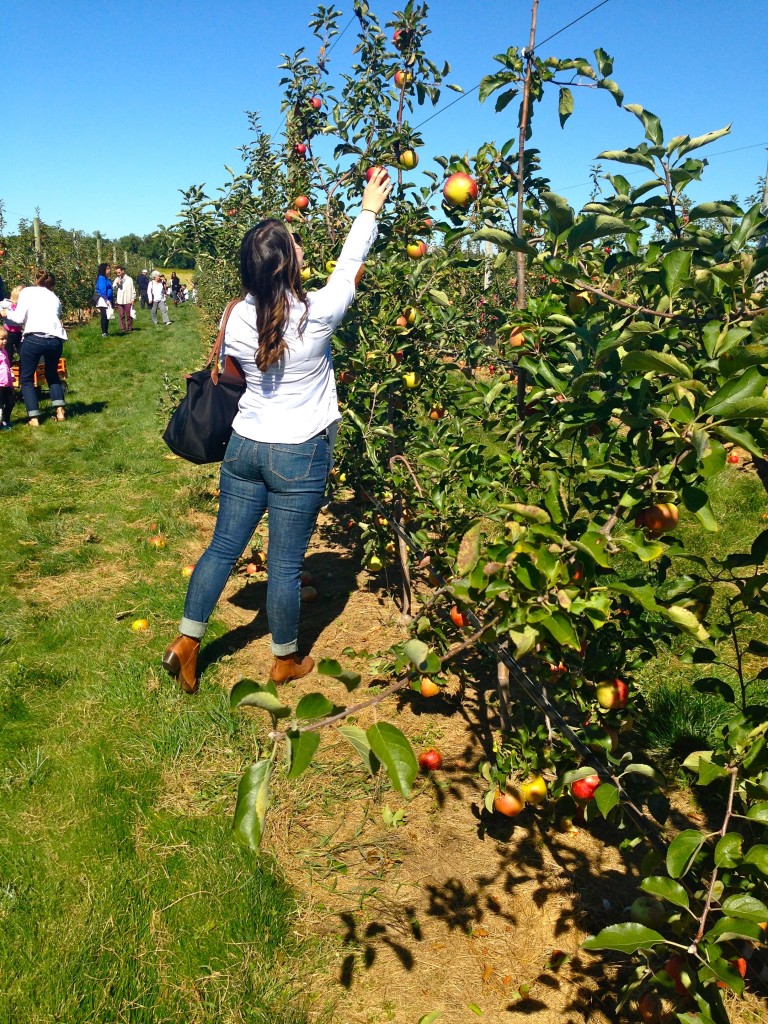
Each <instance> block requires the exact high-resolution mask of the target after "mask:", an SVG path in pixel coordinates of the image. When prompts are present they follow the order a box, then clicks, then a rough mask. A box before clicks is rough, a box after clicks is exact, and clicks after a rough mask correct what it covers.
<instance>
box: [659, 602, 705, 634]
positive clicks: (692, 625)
mask: <svg viewBox="0 0 768 1024" xmlns="http://www.w3.org/2000/svg"><path fill="white" fill-rule="evenodd" d="M658 612H659V614H660V615H661V616H662V617H663V618H665V619H667V621H669V622H671V623H672V624H673V625H675V626H677V628H678V629H681V630H682V631H683V632H684V633H689V634H690V635H691V636H695V637H696V639H697V640H700V641H702V642H703V641H704V640H706V639H707V638H708V637H709V633H708V632H707V631H706V629H705V628H704V626H702V624H701V623H700V622H699V620H698V619H697V618H696V616H695V615H694V614H693V612H692V611H689V609H688V608H683V606H682V605H679V604H672V605H670V606H669V608H664V607H662V606H661V605H659V607H658Z"/></svg>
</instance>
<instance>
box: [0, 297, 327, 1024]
mask: <svg viewBox="0 0 768 1024" xmlns="http://www.w3.org/2000/svg"><path fill="white" fill-rule="evenodd" d="M171 315H172V317H173V318H174V320H175V322H174V323H173V325H172V326H171V327H163V326H158V327H153V326H152V324H151V322H150V320H149V315H148V313H147V312H146V311H142V312H140V313H139V317H138V320H137V327H138V328H139V329H138V330H137V331H136V332H135V333H134V334H133V335H132V337H131V338H130V339H126V338H121V337H120V336H119V335H117V334H114V335H110V337H109V339H107V340H105V339H102V338H101V337H100V332H99V330H98V326H97V322H96V321H94V323H93V324H92V325H89V326H87V327H84V328H81V329H78V330H77V331H76V332H72V335H71V338H70V341H69V342H68V343H67V345H66V348H65V355H66V357H67V360H68V364H69V393H68V396H67V403H68V405H67V410H68V420H67V422H66V423H65V424H63V425H57V424H55V423H54V422H52V421H51V420H50V418H49V416H48V413H47V408H46V403H44V405H43V416H44V420H43V423H42V425H41V427H40V429H39V430H37V431H33V430H31V429H29V428H27V427H26V426H25V425H24V422H23V408H21V407H17V409H16V412H15V418H14V429H13V430H12V431H11V432H9V433H7V434H4V435H2V442H3V447H2V453H1V457H2V462H3V472H2V479H1V480H0V495H1V496H2V511H3V524H4V530H3V545H2V554H0V567H1V568H0V608H1V611H2V619H1V622H2V626H1V627H0V1021H2V1022H3V1024H11V1022H13V1024H42V1022H50V1021H62V1022H67V1024H76V1022H80V1021H83V1022H84V1021H88V1022H94V1024H95V1022H104V1024H114V1022H117V1021H131V1022H137V1024H138V1022H150V1021H151V1022H153V1024H154V1022H160V1021H169V1022H170V1021H174V1022H177V1021H182V1020H183V1021H195V1022H208V1021H211V1022H213V1021H216V1022H225V1021H227V1022H229V1021H231V1022H265V1024H266V1022H267V1021H269V1022H276V1021H280V1022H287V1024H288V1022H295V1024H299V1022H303V1021H306V1020H308V1019H309V1016H308V1012H307V1009H306V1003H305V997H304V996H303V995H302V991H301V977H302V974H303V972H304V971H305V970H307V969H308V966H309V965H310V964H312V965H314V964H316V962H317V957H316V954H317V950H312V949H308V948H307V947H306V945H304V946H302V945H301V944H299V942H298V940H297V939H296V938H295V935H294V931H295V930H294V927H293V924H292V919H293V915H294V913H295V906H294V898H293V896H292V893H291V891H290V890H289V889H288V887H287V886H286V885H285V884H284V882H283V880H282V879H281V876H280V872H279V870H278V869H277V868H276V866H275V865H274V864H273V863H272V862H270V860H269V859H268V858H260V859H258V860H255V859H254V858H253V857H252V856H250V855H246V854H245V853H244V852H242V851H241V850H240V849H239V848H238V847H237V846H236V845H235V844H234V842H233V841H232V839H231V835H230V834H229V829H230V823H231V807H232V801H233V797H234V791H235V783H236V779H237V777H238V775H239V771H240V769H241V768H242V766H243V765H244V764H245V763H246V762H247V760H248V759H249V758H250V757H252V755H253V743H254V740H253V737H252V735H251V733H250V727H249V725H248V724H247V722H246V723H244V722H243V721H242V720H240V721H236V720H234V719H233V717H232V716H231V715H230V713H229V711H228V709H227V703H226V695H225V694H224V693H223V692H222V691H221V690H220V689H219V688H218V687H215V686H214V687H207V688H206V691H205V692H204V693H201V694H200V696H199V697H198V698H197V699H196V700H194V701H190V700H189V699H188V698H186V699H185V698H184V697H183V696H181V695H180V694H179V693H177V692H176V691H175V689H174V687H173V686H172V685H170V684H169V682H168V680H167V677H165V676H164V674H163V673H162V672H161V671H158V663H159V657H160V654H161V653H162V650H163V647H164V646H165V644H166V643H167V642H168V638H169V637H171V638H172V636H173V635H174V633H175V624H176V621H177V619H178V617H179V614H180V611H181V608H182V602H183V595H184V591H185V584H186V580H185V579H184V578H183V577H182V575H181V572H180V569H181V565H180V564H178V562H179V555H178V552H179V550H182V549H183V546H184V544H185V543H191V541H192V540H193V534H194V528H193V526H191V525H190V524H189V519H190V517H189V516H188V513H189V512H190V510H194V509H198V508H201V507H203V506H210V503H211V500H212V498H211V495H210V493H209V491H208V490H207V485H206V475H205V474H204V473H203V474H201V473H200V472H193V471H192V470H191V469H190V468H189V467H187V466H186V465H185V464H183V463H181V462H179V461H177V460H169V459H168V458H167V449H165V447H164V445H163V444H162V442H161V440H160V435H161V432H162V426H163V424H164V422H165V420H166V419H167V411H166V410H165V404H166V403H165V401H164V398H165V396H167V387H166V383H169V382H178V381H179V378H180V373H181V371H182V370H183V369H187V368H192V367H193V366H194V365H196V364H197V363H198V360H199V356H200V353H201V352H202V351H203V348H204V344H203V341H202V340H201V338H200V332H199V329H198V325H197V311H196V310H195V308H193V307H180V308H179V309H175V310H174V309H172V311H171ZM114 329H115V325H114V324H113V330H114ZM206 340H207V339H206ZM201 479H202V480H203V483H202V484H201V483H200V481H201ZM212 479H213V475H212V474H211V480H212ZM152 524H158V527H159V528H160V529H161V530H164V531H165V533H166V534H167V535H168V538H169V550H170V549H171V548H172V547H173V548H174V549H175V552H176V554H175V555H174V556H173V557H169V556H167V555H166V554H165V552H163V551H158V550H156V549H153V548H150V546H149V545H148V544H147V537H148V535H149V534H150V531H151V528H152ZM171 541H172V542H173V543H171ZM186 560H188V559H182V561H186ZM141 617H144V618H147V619H149V621H150V629H149V630H148V631H146V632H134V631H133V630H132V629H131V623H132V622H133V621H134V620H136V619H138V618H141ZM214 635H215V628H214ZM213 757H215V758H217V759H218V760H219V761H220V762H221V765H222V771H221V772H220V773H219V778H220V780H221V783H220V785H221V788H220V789H213V790H212V791H210V792H208V791H206V792H205V793H204V794H203V795H202V796H201V795H200V794H199V793H198V794H197V795H196V798H195V799H196V800H197V802H198V805H199V806H198V809H197V813H192V814H190V813H189V811H188V809H187V810H186V812H185V813H183V814H182V813H179V809H178V808H177V807H175V806H174V804H173V802H172V801H169V800H167V799H166V798H165V793H166V789H167V787H166V785H165V783H166V781H167V780H168V778H169V777H173V776H174V775H175V774H176V773H182V772H184V773H187V774H189V775H190V778H191V781H192V782H193V783H194V772H195V766H196V764H199V763H202V762H204V761H206V760H210V759H211V758H213ZM175 781H176V782H178V780H177V779H176V780H175ZM177 788H178V786H176V787H174V789H177ZM191 788H194V786H192V787H191ZM198 788H199V787H198ZM312 1019H313V1020H314V1019H316V1017H315V1016H313V1018H312Z"/></svg>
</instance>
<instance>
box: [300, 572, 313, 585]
mask: <svg viewBox="0 0 768 1024" xmlns="http://www.w3.org/2000/svg"><path fill="white" fill-rule="evenodd" d="M314 582H315V578H314V576H313V575H312V573H311V572H307V570H306V569H302V570H301V585H302V587H310V586H312V584H313V583H314Z"/></svg>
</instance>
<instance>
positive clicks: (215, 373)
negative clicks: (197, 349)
mask: <svg viewBox="0 0 768 1024" xmlns="http://www.w3.org/2000/svg"><path fill="white" fill-rule="evenodd" d="M240 301H241V300H240V299H232V301H231V302H229V303H227V308H226V309H225V310H224V316H223V317H222V318H221V326H220V327H219V333H218V334H217V335H216V341H214V343H213V348H212V349H211V351H210V353H209V354H208V358H207V359H206V361H205V367H204V369H207V368H208V367H209V366H210V367H211V380H212V381H213V383H214V384H218V383H219V359H220V356H221V346H222V345H223V344H224V332H225V331H226V329H227V321H228V320H229V314H230V313H231V312H232V310H233V309H234V308H235V306H236V305H237V304H238V302H240ZM224 369H225V372H227V370H229V373H228V376H229V375H230V374H231V371H232V370H234V373H235V376H236V377H237V376H239V377H240V378H242V380H245V374H244V373H243V371H242V369H241V368H240V364H239V363H238V362H237V361H236V360H234V359H232V358H230V357H229V356H227V359H226V364H225V367H224Z"/></svg>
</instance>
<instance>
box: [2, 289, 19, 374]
mask: <svg viewBox="0 0 768 1024" xmlns="http://www.w3.org/2000/svg"><path fill="white" fill-rule="evenodd" d="M21 288H22V286H21V285H20V284H19V285H16V287H15V288H14V289H13V291H12V292H11V304H10V306H9V307H8V309H7V311H6V314H5V315H6V321H5V329H6V331H7V332H8V337H7V338H6V340H5V347H6V349H7V350H8V358H9V360H10V361H11V363H13V362H14V360H15V361H16V362H18V361H19V353H20V352H21V325H20V324H15V323H14V322H13V311H14V310H15V309H16V303H17V302H18V301H19V296H20V295H21Z"/></svg>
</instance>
